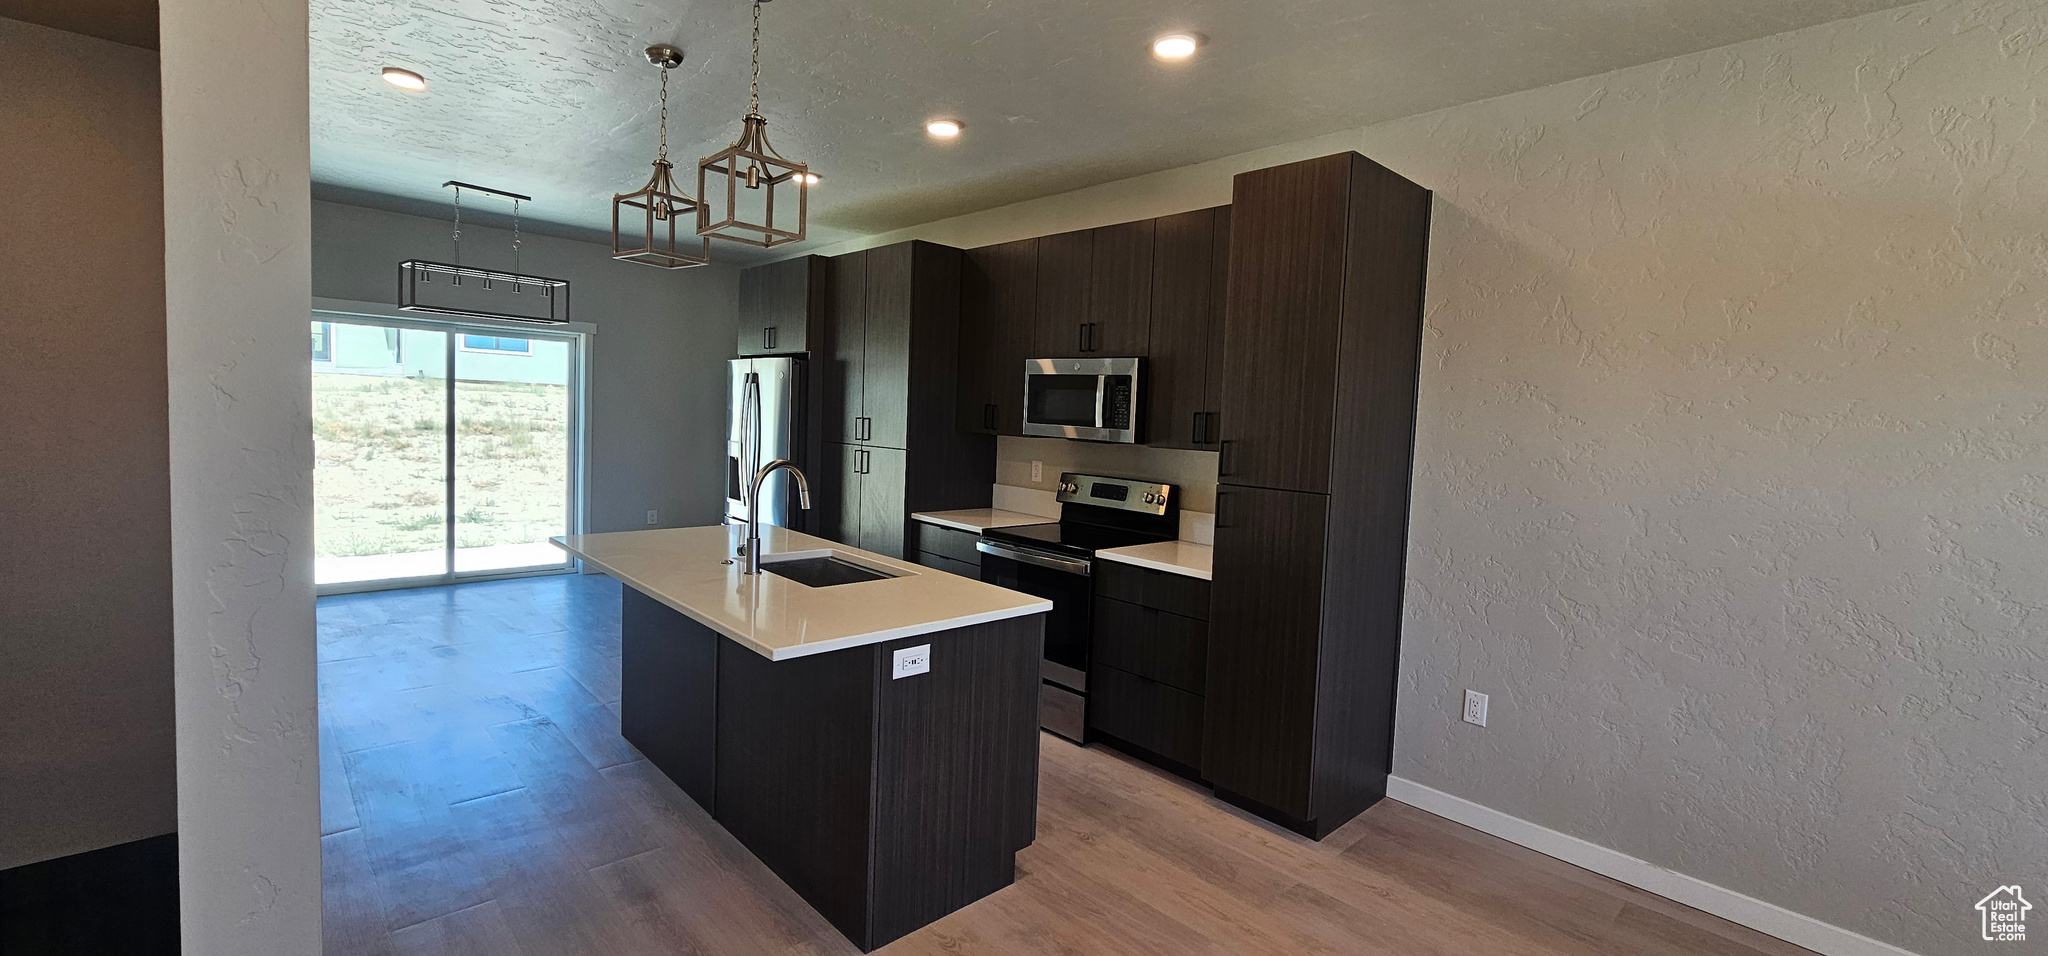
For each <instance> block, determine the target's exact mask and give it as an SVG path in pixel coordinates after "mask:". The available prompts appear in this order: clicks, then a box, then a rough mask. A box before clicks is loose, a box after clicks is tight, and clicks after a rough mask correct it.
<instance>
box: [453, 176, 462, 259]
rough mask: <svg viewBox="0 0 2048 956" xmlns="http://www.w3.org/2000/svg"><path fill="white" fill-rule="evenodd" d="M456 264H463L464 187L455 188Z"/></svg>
mask: <svg viewBox="0 0 2048 956" xmlns="http://www.w3.org/2000/svg"><path fill="white" fill-rule="evenodd" d="M455 264H456V265H458V266H459V265H461V264H462V187H461V186H457V187H455Z"/></svg>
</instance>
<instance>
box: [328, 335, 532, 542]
mask: <svg viewBox="0 0 2048 956" xmlns="http://www.w3.org/2000/svg"><path fill="white" fill-rule="evenodd" d="M447 385H448V383H447V380H446V379H439V378H402V377H397V376H389V377H386V376H372V375H341V374H332V373H316V374H315V375H314V376H313V448H314V460H315V466H314V473H313V493H314V523H313V529H314V548H315V552H314V553H315V554H316V555H318V556H320V557H347V556H356V555H377V554H401V553H405V552H413V551H429V550H434V549H438V548H440V547H442V546H443V544H444V543H445V542H446V540H447V538H446V535H447V531H446V526H445V524H444V522H445V521H446V520H447V507H448V505H447V498H446V484H445V481H446V472H447V464H446V463H447V432H446V430H445V429H446V427H447V404H446V402H447ZM455 396H456V398H455V406H456V407H455V412H456V417H455V456H456V457H455V461H456V469H455V510H456V516H455V544H456V547H458V548H481V547H490V546H493V545H502V544H525V543H530V542H542V541H546V540H547V538H548V536H550V535H558V534H562V533H564V532H565V530H566V528H565V521H566V515H567V513H568V505H567V500H568V487H569V485H568V480H569V456H568V447H569V444H568V432H569V394H568V389H567V388H565V387H563V386H560V385H529V384H524V383H514V382H468V381H458V382H457V383H456V386H455Z"/></svg>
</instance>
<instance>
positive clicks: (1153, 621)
mask: <svg viewBox="0 0 2048 956" xmlns="http://www.w3.org/2000/svg"><path fill="white" fill-rule="evenodd" d="M1209 604H1210V591H1209V582H1207V581H1204V580H1201V579H1199V578H1192V577H1187V576H1185V575H1179V574H1172V573H1169V572H1165V571H1154V570H1152V569H1149V568H1140V567H1136V566H1133V565H1128V564H1120V563H1117V562H1113V561H1108V560H1098V561H1097V562H1096V563H1095V606H1094V608H1093V611H1094V619H1093V623H1094V641H1093V647H1092V649H1091V651H1092V653H1091V655H1090V658H1089V665H1088V728H1089V730H1090V732H1091V733H1093V734H1096V735H1099V736H1101V737H1103V738H1105V739H1107V740H1109V741H1110V742H1111V743H1113V744H1117V745H1120V746H1121V747H1122V748H1123V749H1126V750H1134V751H1135V752H1136V753H1138V754H1139V755H1140V756H1143V757H1147V758H1148V759H1153V760H1155V762H1163V763H1164V764H1165V765H1166V766H1167V767H1168V768H1169V769H1172V770H1175V771H1177V772H1180V773H1184V774H1187V775H1189V776H1192V777H1197V778H1199V777H1201V776H1202V747H1203V723H1204V710H1205V706H1204V703H1203V693H1204V691H1205V689H1206V681H1205V674H1206V672H1207V670H1208V644H1209V624H1208V622H1207V621H1206V620H1205V618H1206V617H1208V614H1209Z"/></svg>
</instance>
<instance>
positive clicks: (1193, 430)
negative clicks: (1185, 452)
mask: <svg viewBox="0 0 2048 956" xmlns="http://www.w3.org/2000/svg"><path fill="white" fill-rule="evenodd" d="M1188 441H1189V443H1191V444H1195V445H1200V444H1203V442H1202V413H1201V412H1196V413H1195V418H1194V421H1193V422H1192V423H1191V424H1189V425H1188Z"/></svg>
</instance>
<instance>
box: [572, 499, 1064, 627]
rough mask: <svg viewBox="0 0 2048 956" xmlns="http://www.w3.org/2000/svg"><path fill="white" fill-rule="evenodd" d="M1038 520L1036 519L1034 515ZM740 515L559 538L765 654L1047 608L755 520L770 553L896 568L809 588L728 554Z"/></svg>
mask: <svg viewBox="0 0 2048 956" xmlns="http://www.w3.org/2000/svg"><path fill="white" fill-rule="evenodd" d="M1041 520H1042V519H1041ZM746 533H747V532H746V528H745V527H744V526H742V525H711V526H708V527H701V528H673V529H666V530H660V531H620V532H614V533H611V534H572V535H567V536H565V537H558V538H552V539H550V540H551V541H553V542H554V543H555V545H556V546H558V547H560V548H562V549H563V550H565V551H567V552H569V553H570V554H573V555H575V556H577V557H579V558H582V559H583V560H584V561H586V562H589V563H590V564H591V565H593V566H595V567H597V568H598V569H600V570H602V571H604V572H605V573H606V574H609V575H611V576H612V577H615V578H618V579H619V580H620V581H621V582H623V583H624V584H625V585H626V586H627V587H630V588H633V589H634V590H636V591H639V592H641V593H642V594H645V595H647V596H649V597H651V598H654V599H655V600H657V601H660V602H661V603H662V604H665V605H667V606H668V607H671V608H674V609H675V610H677V611H680V612H682V613H683V614H684V615H686V616H688V617H689V618H690V619H691V620H694V621H696V622H698V623H700V624H703V625H704V626H706V627H709V628H711V629H712V630H714V631H717V632H718V633H720V634H723V635H725V636H726V637H729V638H731V639H733V640H734V641H737V642H738V643H740V644H742V645H745V646H746V647H748V648H749V649H752V650H753V651H755V652H757V653H759V654H760V655H761V656H763V657H766V658H768V659H769V660H777V661H779V660H787V659H789V658H792V657H803V656H805V655H809V654H823V653H825V652H827V651H837V650H843V649H845V648H849V647H859V646H861V645H864V644H876V643H880V642H882V641H890V640H895V639H896V638H899V637H914V636H916V635H919V634H929V633H932V632H935V631H945V630H951V629H953V628H956V627H966V626H968V625H971V624H985V623H987V622H989V621H1000V620H1003V619H1005V618H1012V617H1022V616H1024V615H1027V614H1037V613H1041V612H1044V611H1050V610H1052V602H1051V601H1047V600H1045V599H1043V598H1036V597H1032V596H1031V595H1029V594H1020V593H1018V592H1016V591H1011V590H1007V589H1005V588H999V587H996V586H995V585H992V584H983V583H981V582H980V581H976V580H974V579H972V578H964V577H961V576H959V575H957V574H948V573H946V572H944V571H940V570H937V569H935V568H926V567H922V566H919V565H915V564H910V563H908V562H904V561H898V560H895V559H894V558H885V557H883V556H881V555H879V554H875V553H874V552H871V551H862V550H859V549H857V548H851V547H847V546H846V545H843V544H839V543H837V542H833V541H827V540H825V539H824V538H818V537H813V536H811V535H807V534H803V533H801V532H796V531H790V530H788V529H786V528H774V527H769V528H762V529H761V536H762V539H763V547H762V552H763V556H764V557H766V558H767V559H768V560H770V561H772V560H774V556H775V555H777V554H783V553H787V552H792V551H816V550H823V549H831V550H833V551H837V552H839V553H840V554H841V556H843V557H845V558H848V559H850V560H852V561H854V562H855V563H857V564H867V565H871V566H873V567H876V568H880V569H886V570H888V571H891V572H895V573H897V574H900V575H902V576H901V577H894V578H885V579H882V580H877V581H861V582H857V583H853V584H841V585H837V586H834V587H824V588H813V587H807V586H805V585H802V584H798V583H796V582H795V581H792V580H790V579H788V578H785V577H782V576H780V575H777V574H774V573H771V572H766V571H764V572H762V573H761V574H758V575H749V574H746V573H744V572H743V570H742V568H743V565H741V564H740V563H738V562H735V563H733V564H723V563H721V562H723V561H725V560H727V559H729V558H732V556H733V553H734V551H735V550H736V546H737V545H738V544H739V543H740V541H741V540H742V539H744V538H745V537H746Z"/></svg>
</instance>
